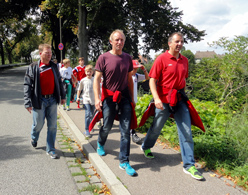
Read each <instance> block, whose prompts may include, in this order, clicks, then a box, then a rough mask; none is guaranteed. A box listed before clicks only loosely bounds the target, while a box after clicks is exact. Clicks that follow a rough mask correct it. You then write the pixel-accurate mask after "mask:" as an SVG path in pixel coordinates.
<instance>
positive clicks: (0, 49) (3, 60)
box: [0, 39, 5, 65]
mask: <svg viewBox="0 0 248 195" xmlns="http://www.w3.org/2000/svg"><path fill="white" fill-rule="evenodd" d="M0 53H1V59H2V65H3V64H5V59H4V51H3V42H2V40H1V39H0Z"/></svg>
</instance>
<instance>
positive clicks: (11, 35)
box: [0, 18, 36, 64]
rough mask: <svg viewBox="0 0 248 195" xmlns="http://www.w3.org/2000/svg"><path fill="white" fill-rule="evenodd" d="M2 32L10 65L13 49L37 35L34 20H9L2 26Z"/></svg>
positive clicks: (2, 39)
mask: <svg viewBox="0 0 248 195" xmlns="http://www.w3.org/2000/svg"><path fill="white" fill-rule="evenodd" d="M0 32H1V35H0V39H1V42H2V44H3V45H4V48H5V51H6V53H7V57H8V60H9V63H12V51H13V49H14V48H15V47H16V45H17V43H19V42H21V41H22V40H23V39H24V38H25V37H30V36H32V34H34V33H36V25H35V24H34V21H33V19H32V18H27V19H24V20H17V19H9V20H7V21H6V22H4V24H2V25H1V27H0ZM3 64H4V61H3Z"/></svg>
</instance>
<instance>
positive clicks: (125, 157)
mask: <svg viewBox="0 0 248 195" xmlns="http://www.w3.org/2000/svg"><path fill="white" fill-rule="evenodd" d="M118 105H119V109H120V111H121V113H120V114H119V115H118V117H119V128H120V133H121V141H120V153H119V161H120V163H124V162H129V154H130V123H131V110H132V108H131V104H130V102H129V101H128V99H126V98H124V97H122V99H121V102H120V103H119V104H118ZM116 114H117V111H116V103H114V102H113V100H112V99H111V98H106V99H105V100H104V101H103V126H102V128H101V129H100V131H99V136H98V142H99V144H100V145H102V146H103V145H104V144H105V142H106V140H107V137H108V133H109V131H110V130H111V128H112V126H113V122H114V119H115V116H116Z"/></svg>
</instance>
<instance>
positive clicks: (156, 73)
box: [149, 55, 163, 80]
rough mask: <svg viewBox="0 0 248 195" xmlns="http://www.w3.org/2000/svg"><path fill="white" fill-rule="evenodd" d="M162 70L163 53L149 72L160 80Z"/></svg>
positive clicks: (152, 76) (150, 75) (151, 76)
mask: <svg viewBox="0 0 248 195" xmlns="http://www.w3.org/2000/svg"><path fill="white" fill-rule="evenodd" d="M162 70H163V63H162V61H161V55H160V56H159V57H157V59H156V60H155V61H154V63H153V65H152V68H151V70H150V72H149V77H150V78H154V79H156V80H158V79H159V77H160V75H161V74H162Z"/></svg>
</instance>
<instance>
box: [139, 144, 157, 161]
mask: <svg viewBox="0 0 248 195" xmlns="http://www.w3.org/2000/svg"><path fill="white" fill-rule="evenodd" d="M140 149H141V150H142V151H143V152H144V155H145V157H146V158H149V159H153V158H154V156H153V154H152V152H151V150H150V149H147V150H143V148H142V146H140Z"/></svg>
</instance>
